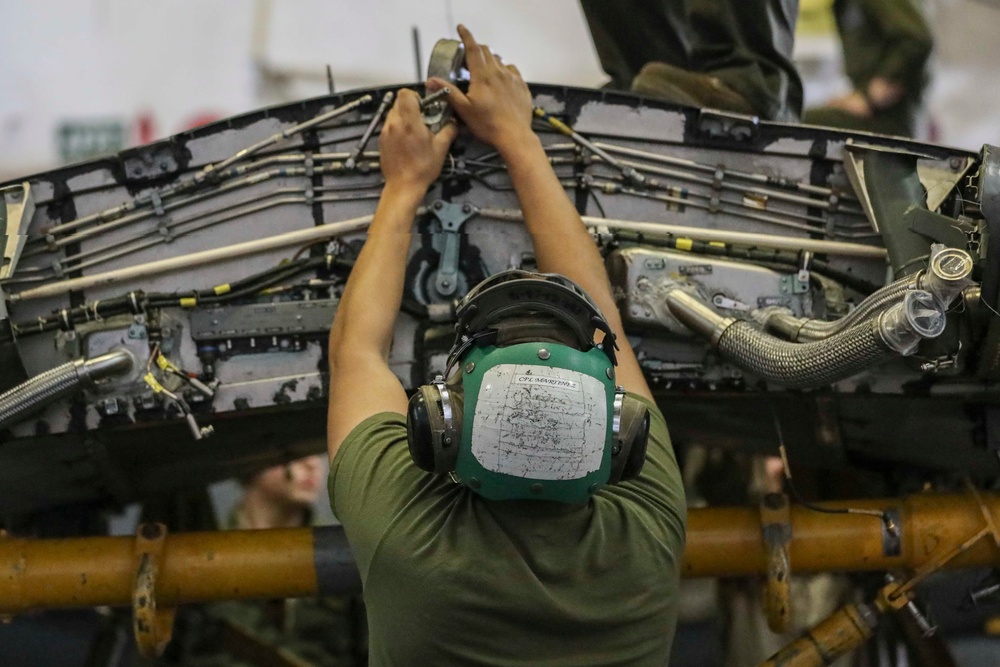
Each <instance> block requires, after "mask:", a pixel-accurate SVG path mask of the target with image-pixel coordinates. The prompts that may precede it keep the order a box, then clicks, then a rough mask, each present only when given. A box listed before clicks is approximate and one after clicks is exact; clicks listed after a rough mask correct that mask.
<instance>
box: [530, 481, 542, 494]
mask: <svg viewBox="0 0 1000 667" xmlns="http://www.w3.org/2000/svg"><path fill="white" fill-rule="evenodd" d="M544 490H545V487H544V486H542V485H541V483H540V482H535V483H534V484H532V485H531V492H532V493H534V494H535V495H536V496H537V495H538V494H539V493H541V492H542V491H544Z"/></svg>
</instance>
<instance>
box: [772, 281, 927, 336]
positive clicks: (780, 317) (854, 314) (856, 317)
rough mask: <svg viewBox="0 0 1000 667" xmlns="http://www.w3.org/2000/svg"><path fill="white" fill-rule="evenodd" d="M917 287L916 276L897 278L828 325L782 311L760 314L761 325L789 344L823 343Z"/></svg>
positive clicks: (879, 311) (895, 301) (822, 321)
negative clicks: (790, 342) (821, 341)
mask: <svg viewBox="0 0 1000 667" xmlns="http://www.w3.org/2000/svg"><path fill="white" fill-rule="evenodd" d="M918 287H919V276H918V275H917V274H914V275H911V276H907V277H905V278H901V279H899V280H897V281H895V282H892V283H889V284H888V285H886V286H885V287H882V288H880V289H879V290H877V291H876V292H874V293H872V294H871V295H870V296H869V297H867V298H866V299H865V300H864V301H862V302H861V303H859V304H858V307H857V308H855V309H854V310H852V311H851V312H850V313H848V314H847V315H844V316H843V317H841V318H839V319H837V320H833V321H831V322H827V321H824V320H813V319H806V318H801V317H795V316H794V315H792V314H791V312H789V311H788V310H787V309H783V308H782V309H779V310H771V311H769V312H766V313H764V314H763V315H762V317H761V320H762V322H761V324H762V325H763V326H764V330H765V331H767V332H769V333H773V334H777V335H779V336H781V337H782V338H784V339H786V340H790V341H792V342H809V341H817V340H823V339H826V338H829V337H830V336H832V335H833V334H836V333H839V332H841V331H843V330H844V329H848V328H850V327H853V326H855V325H856V324H858V323H860V322H862V321H864V320H867V319H868V318H870V317H872V316H874V315H877V314H879V313H881V312H882V311H883V310H885V309H886V308H888V307H889V306H891V305H892V304H894V303H897V302H898V301H899V300H900V299H902V298H903V297H904V296H905V295H906V293H907V292H909V291H910V290H915V289H917V288H918Z"/></svg>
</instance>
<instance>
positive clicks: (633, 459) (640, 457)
mask: <svg viewBox="0 0 1000 667" xmlns="http://www.w3.org/2000/svg"><path fill="white" fill-rule="evenodd" d="M615 412H616V418H617V420H618V429H617V431H616V432H614V433H613V434H612V443H611V477H610V478H609V479H608V483H609V484H615V483H617V482H623V481H626V480H629V479H635V477H637V476H638V475H639V472H640V471H641V470H642V465H643V463H645V462H646V444H647V442H648V441H649V410H648V409H647V408H646V406H645V405H644V404H643V403H641V402H640V401H639V400H638V399H636V398H634V397H632V396H629V395H628V394H626V393H625V392H618V393H617V394H616V396H615Z"/></svg>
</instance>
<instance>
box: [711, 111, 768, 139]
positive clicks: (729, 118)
mask: <svg viewBox="0 0 1000 667" xmlns="http://www.w3.org/2000/svg"><path fill="white" fill-rule="evenodd" d="M759 130H760V119H759V118H757V116H747V115H744V114H739V113H732V112H729V111H719V110H717V109H702V110H701V111H700V112H699V113H698V124H697V131H698V134H699V135H700V136H702V137H704V138H706V139H717V140H718V139H725V140H731V141H736V142H740V143H744V142H745V143H750V142H752V141H753V140H754V139H755V138H756V137H757V132H758V131H759Z"/></svg>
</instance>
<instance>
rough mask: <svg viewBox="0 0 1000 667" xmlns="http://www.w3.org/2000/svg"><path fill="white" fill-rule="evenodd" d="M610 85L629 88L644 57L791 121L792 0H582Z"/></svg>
mask: <svg viewBox="0 0 1000 667" xmlns="http://www.w3.org/2000/svg"><path fill="white" fill-rule="evenodd" d="M581 5H582V7H583V11H584V15H585V16H586V18H587V23H588V25H589V26H590V32H591V35H592V37H593V40H594V45H595V47H596V48H597V54H598V57H599V58H600V60H601V66H602V67H603V68H604V71H605V72H606V73H607V74H608V75H609V76H610V77H611V87H613V88H617V89H619V90H628V89H629V86H630V84H631V82H632V79H633V78H635V76H636V74H638V73H639V70H641V69H642V66H643V65H645V64H646V63H648V62H653V61H660V62H666V63H669V64H671V65H675V66H677V67H682V68H684V69H687V70H691V71H695V72H703V73H706V74H710V75H711V76H714V77H717V78H718V79H720V80H721V81H722V82H723V83H724V84H726V85H727V86H728V87H729V88H731V89H732V90H734V91H736V92H737V93H739V94H740V95H741V96H743V97H744V98H745V99H746V100H747V102H749V103H750V105H751V106H752V107H753V109H754V110H755V111H756V113H757V114H758V115H759V116H761V117H762V118H765V119H769V120H780V121H795V120H797V119H798V117H799V115H800V114H801V112H802V80H801V79H800V77H799V74H798V71H797V70H796V69H795V65H794V64H793V63H792V47H793V45H794V32H795V20H796V18H797V15H798V0H581Z"/></svg>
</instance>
